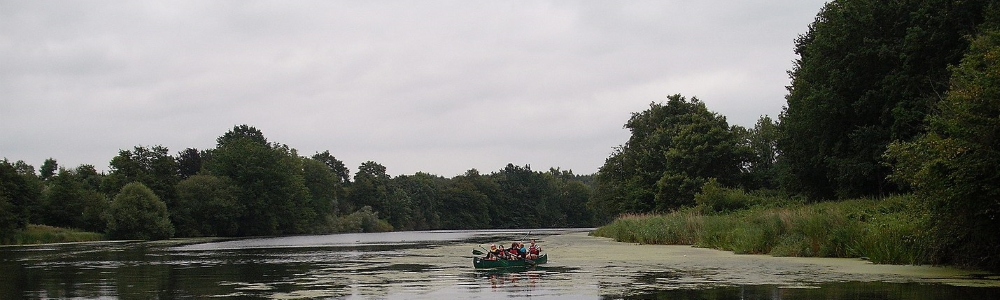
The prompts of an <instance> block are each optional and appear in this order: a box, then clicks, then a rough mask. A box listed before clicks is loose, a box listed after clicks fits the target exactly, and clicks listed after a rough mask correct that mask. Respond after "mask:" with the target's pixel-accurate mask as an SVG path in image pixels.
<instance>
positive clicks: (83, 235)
mask: <svg viewBox="0 0 1000 300" xmlns="http://www.w3.org/2000/svg"><path fill="white" fill-rule="evenodd" d="M103 240H106V237H105V236H104V235H103V234H100V233H96V232H89V231H82V230H76V229H67V228H60V227H52V226H48V225H35V224H28V226H27V227H26V228H25V229H24V230H22V231H20V232H18V233H16V234H14V240H13V241H12V243H10V244H0V246H12V245H37V244H54V243H76V242H95V241H103Z"/></svg>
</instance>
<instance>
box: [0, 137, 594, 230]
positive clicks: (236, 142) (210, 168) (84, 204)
mask: <svg viewBox="0 0 1000 300" xmlns="http://www.w3.org/2000/svg"><path fill="white" fill-rule="evenodd" d="M217 143H218V144H217V147H216V148H214V149H207V150H197V149H190V148H189V149H185V150H183V151H180V152H178V153H177V154H176V155H171V154H170V153H169V150H168V149H167V148H164V147H161V146H154V147H143V146H136V147H135V148H134V149H132V150H122V151H120V152H119V153H118V155H117V156H115V157H114V158H113V159H111V162H110V171H109V172H108V173H107V174H104V173H99V172H97V171H96V169H95V168H94V166H91V165H82V166H79V167H76V168H73V169H67V168H62V167H59V166H58V164H57V162H56V160H55V159H48V160H46V161H45V162H44V163H43V164H42V165H41V168H40V169H39V170H38V171H37V172H36V170H35V169H34V167H33V166H31V165H29V164H27V163H25V162H23V161H17V162H14V163H11V162H9V161H7V160H4V161H2V162H0V176H3V178H2V182H3V184H4V186H3V188H2V191H3V193H2V194H0V195H2V196H3V198H0V200H2V201H0V205H3V206H4V207H3V210H2V211H0V213H2V215H0V220H2V225H3V230H4V231H3V232H2V235H0V237H3V238H4V239H5V240H6V241H7V242H12V241H11V239H12V237H13V236H14V233H15V232H16V231H17V230H20V229H23V228H24V227H25V226H26V225H27V224H28V223H31V224H44V225H51V226H57V227H66V228H79V229H84V230H88V231H95V232H106V233H107V234H108V236H109V237H110V238H114V239H163V238H169V237H197V236H261V235H282V234H304V233H331V232H372V231H389V230H428V229H478V228H542V227H587V226H593V225H594V223H593V218H592V216H591V213H590V210H589V209H587V206H586V202H587V200H588V199H589V198H590V194H591V191H590V190H591V189H590V188H589V187H588V186H587V184H586V183H585V182H587V181H589V176H578V175H574V174H573V173H572V172H571V171H562V170H559V169H550V170H548V171H546V172H539V171H533V170H531V168H530V167H529V166H523V167H522V166H515V165H513V164H508V165H507V166H506V167H505V168H504V169H502V170H499V171H496V172H493V173H490V174H480V173H479V172H478V171H477V170H475V169H472V170H468V171H467V172H465V174H463V175H460V176H456V177H453V178H444V177H440V176H434V175H430V174H424V173H417V174H414V175H402V176H396V177H390V176H389V175H387V174H386V167H385V166H382V165H380V164H378V163H376V162H373V161H368V162H365V163H362V164H361V165H360V166H359V167H358V170H357V172H355V173H354V174H353V175H352V174H351V173H350V171H349V169H348V168H347V167H346V166H345V165H344V163H343V162H342V161H340V160H338V159H336V158H335V157H334V156H333V155H331V154H330V152H329V151H324V152H322V153H316V154H314V155H312V156H310V157H305V156H300V155H299V154H298V153H297V151H296V150H295V149H293V148H290V147H288V146H287V145H283V144H280V143H274V142H270V141H268V140H267V138H265V137H264V134H263V133H262V132H261V131H260V130H258V129H256V128H254V127H252V126H248V125H240V126H236V127H234V128H233V129H232V130H231V131H229V132H226V133H225V134H224V135H222V136H221V137H219V138H218V139H217Z"/></svg>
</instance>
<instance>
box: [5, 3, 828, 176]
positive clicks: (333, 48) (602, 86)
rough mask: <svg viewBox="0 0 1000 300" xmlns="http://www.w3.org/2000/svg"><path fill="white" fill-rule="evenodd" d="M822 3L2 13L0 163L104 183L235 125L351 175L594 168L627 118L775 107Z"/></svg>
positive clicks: (202, 6)
mask: <svg viewBox="0 0 1000 300" xmlns="http://www.w3.org/2000/svg"><path fill="white" fill-rule="evenodd" d="M824 3H825V1H823V0H768V1H763V0H747V1H729V0H726V1H722V0H710V1H688V0H677V1H671V0H659V1H563V0H559V1H503V0H501V1H468V0H462V1H35V0H30V1H10V0H0V157H5V158H7V159H8V160H10V161H16V160H24V161H26V162H28V163H29V164H32V165H34V166H35V167H36V168H37V167H38V166H40V165H41V163H42V161H44V160H45V159H46V158H49V157H51V158H55V159H56V160H57V161H58V162H59V164H60V166H63V167H76V166H78V165H80V164H91V165H94V166H96V167H97V168H98V169H99V170H107V168H108V162H109V161H110V160H111V158H112V157H114V156H115V155H117V153H118V151H119V149H131V148H133V147H135V146H139V145H141V146H154V145H163V146H166V147H168V148H169V149H170V152H171V153H172V154H176V153H177V152H179V151H181V150H183V149H185V148H197V149H209V148H213V147H215V139H216V138H217V137H219V136H221V135H222V134H224V133H225V132H226V131H228V130H230V129H231V128H233V126H235V125H239V124H248V125H251V126H254V127H256V128H258V129H260V130H261V131H263V132H264V135H265V137H267V138H268V139H269V140H270V141H272V142H278V143H283V144H287V145H289V146H290V147H292V148H296V149H298V151H299V153H300V154H301V155H312V154H314V153H316V152H322V151H325V150H329V151H330V152H331V153H332V154H333V155H334V156H336V157H337V158H338V159H340V160H342V161H344V162H345V164H347V165H348V166H349V167H351V168H352V172H353V171H356V170H357V166H358V165H360V164H361V163H362V162H364V161H369V160H371V161H375V162H378V163H380V164H382V165H384V166H386V168H387V169H388V173H389V174H391V175H400V174H413V173H416V172H426V173H431V174H437V175H442V176H446V177H452V176H455V175H458V174H461V173H463V172H465V171H466V170H469V169H472V168H476V169H478V170H480V171H481V172H484V173H489V172H493V171H497V170H500V169H502V168H503V167H504V166H505V165H506V164H507V163H514V164H516V165H530V166H531V167H532V169H534V170H547V169H548V168H550V167H559V168H561V169H563V170H573V171H574V173H577V174H590V173H593V172H596V171H597V169H598V168H599V167H600V166H601V165H602V164H603V163H604V159H605V158H607V157H608V156H609V155H610V154H611V152H612V150H613V149H614V147H615V146H618V145H621V144H623V143H624V142H625V141H626V140H627V139H628V137H629V132H628V130H626V129H624V128H623V125H624V124H625V122H626V121H627V120H628V118H629V116H630V115H631V114H632V113H633V112H639V111H642V110H645V109H647V108H648V107H649V103H651V102H661V101H663V100H665V99H666V96H667V95H672V94H682V95H685V96H688V97H690V96H696V97H698V98H700V99H701V100H702V101H704V102H705V103H706V104H707V105H708V107H709V109H711V110H713V111H716V112H718V113H720V114H722V115H725V116H726V117H727V118H728V120H729V122H730V123H731V124H739V125H743V126H752V125H753V124H754V122H755V121H756V120H757V118H758V117H760V116H761V115H770V116H777V115H778V114H779V113H780V112H781V108H782V106H783V105H784V103H785V101H784V95H785V94H786V90H785V86H786V85H788V84H789V79H788V75H787V74H786V71H787V70H789V69H791V68H792V61H793V60H794V59H795V58H796V56H795V55H794V53H793V45H794V39H795V38H796V37H797V36H798V35H799V34H801V33H804V32H805V31H806V30H807V28H808V25H809V23H811V22H812V21H813V19H814V17H815V15H816V13H817V12H819V10H820V8H821V7H822V6H823V4H824Z"/></svg>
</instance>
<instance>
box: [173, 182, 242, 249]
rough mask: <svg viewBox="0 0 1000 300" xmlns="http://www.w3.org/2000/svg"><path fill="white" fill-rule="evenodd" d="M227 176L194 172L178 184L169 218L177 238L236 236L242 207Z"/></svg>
mask: <svg viewBox="0 0 1000 300" xmlns="http://www.w3.org/2000/svg"><path fill="white" fill-rule="evenodd" d="M236 194H237V193H236V188H235V187H234V186H233V185H232V183H230V182H229V181H228V180H227V179H226V178H220V177H216V176H211V175H194V176H191V177H188V178H187V179H184V180H182V181H181V182H180V183H178V184H177V204H176V205H175V206H173V207H170V209H169V211H170V219H171V221H172V222H173V224H174V227H175V228H176V232H177V234H176V235H177V236H179V237H196V236H235V235H237V233H238V232H239V230H238V229H239V225H240V224H239V223H238V221H239V217H240V216H241V215H242V213H243V207H242V206H241V205H240V204H239V203H238V202H237V199H236Z"/></svg>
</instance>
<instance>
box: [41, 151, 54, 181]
mask: <svg viewBox="0 0 1000 300" xmlns="http://www.w3.org/2000/svg"><path fill="white" fill-rule="evenodd" d="M58 170H59V163H57V162H56V160H55V159H53V158H51V157H50V158H47V159H45V162H43V163H42V168H41V170H40V171H41V174H40V175H39V177H41V178H42V180H49V179H50V178H52V176H55V175H56V171H58Z"/></svg>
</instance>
